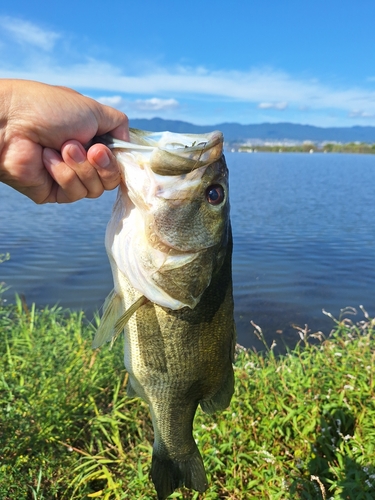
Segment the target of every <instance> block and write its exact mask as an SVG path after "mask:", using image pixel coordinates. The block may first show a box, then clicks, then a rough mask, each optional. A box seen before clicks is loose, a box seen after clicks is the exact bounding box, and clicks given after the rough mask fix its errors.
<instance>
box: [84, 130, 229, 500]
mask: <svg viewBox="0 0 375 500" xmlns="http://www.w3.org/2000/svg"><path fill="white" fill-rule="evenodd" d="M100 142H102V143H104V144H106V145H107V146H108V147H109V148H111V149H112V151H113V153H114V155H115V156H116V159H117V161H118V164H119V166H120V170H121V178H122V182H121V183H120V186H119V188H118V194H117V199H116V201H115V204H114V207H113V212H112V216H111V219H110V221H109V223H108V226H107V230H106V237H105V246H106V250H107V253H108V257H109V261H110V264H111V269H112V274H113V280H114V288H113V290H112V292H111V293H110V294H109V296H108V297H107V299H106V301H105V303H104V306H103V315H102V318H101V322H100V325H99V327H98V329H97V332H96V335H95V337H94V340H93V348H98V347H100V346H101V345H103V344H104V343H105V342H110V343H111V346H112V345H113V342H114V341H115V340H116V338H117V337H118V336H119V335H121V334H122V333H124V339H125V340H124V363H125V367H126V370H127V372H128V384H127V395H128V396H130V397H135V396H138V397H140V398H142V399H143V400H144V401H145V402H146V403H147V404H148V406H149V409H150V413H151V419H152V424H153V429H154V443H153V453H152V463H151V479H152V481H153V483H154V486H155V489H156V493H157V498H158V500H164V499H166V498H167V497H168V496H169V495H171V494H172V493H173V491H174V490H176V489H177V488H180V487H182V486H185V487H186V488H189V489H193V490H196V491H198V492H204V491H205V490H206V489H207V488H208V482H207V476H206V472H205V468H204V464H203V460H202V456H201V454H200V452H199V449H198V446H197V443H196V442H195V440H194V438H193V434H192V430H193V421H194V416H195V413H196V410H197V407H198V405H200V407H201V409H202V410H203V411H204V412H205V413H208V414H212V413H214V412H216V411H221V410H224V409H225V408H227V407H228V405H229V403H230V400H231V397H232V394H233V391H234V373H233V362H234V351H235V343H236V330H235V323H234V315H233V291H232V270H231V258H232V245H233V244H232V233H231V224H230V206H229V184H228V168H227V165H226V161H225V157H224V155H223V135H222V133H221V132H218V131H215V132H211V133H208V134H177V133H171V132H160V133H153V132H147V131H141V130H137V129H130V141H129V142H124V141H120V140H117V139H113V138H111V137H110V136H102V137H101V138H100Z"/></svg>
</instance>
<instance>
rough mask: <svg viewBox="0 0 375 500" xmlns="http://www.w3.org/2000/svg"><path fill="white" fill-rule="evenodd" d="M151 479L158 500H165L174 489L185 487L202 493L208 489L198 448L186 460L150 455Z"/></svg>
mask: <svg viewBox="0 0 375 500" xmlns="http://www.w3.org/2000/svg"><path fill="white" fill-rule="evenodd" d="M151 478H152V481H153V483H154V485H155V489H156V492H157V496H158V500H165V499H166V498H167V497H168V496H169V495H171V494H172V493H173V492H174V490H175V489H176V488H180V487H181V486H186V488H190V489H192V490H196V491H199V492H200V493H203V492H204V491H206V489H207V487H208V483H207V477H206V472H205V470H204V465H203V460H202V457H201V454H200V453H199V450H198V448H196V450H195V451H194V453H193V454H192V455H190V456H189V457H188V458H187V459H186V460H173V459H171V458H164V457H159V456H158V455H157V454H156V453H155V451H154V453H153V455H152V466H151Z"/></svg>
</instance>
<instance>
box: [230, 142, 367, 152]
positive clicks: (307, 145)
mask: <svg viewBox="0 0 375 500" xmlns="http://www.w3.org/2000/svg"><path fill="white" fill-rule="evenodd" d="M238 151H240V152H244V153H252V152H254V151H263V152H265V151H267V152H271V153H365V154H375V144H367V143H365V142H349V143H347V144H341V143H336V142H334V143H323V144H319V145H318V144H316V143H312V142H304V143H303V144H295V145H293V146H292V145H283V144H263V145H257V146H249V145H244V146H239V147H238Z"/></svg>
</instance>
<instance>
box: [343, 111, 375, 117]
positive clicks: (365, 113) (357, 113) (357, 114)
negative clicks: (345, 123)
mask: <svg viewBox="0 0 375 500" xmlns="http://www.w3.org/2000/svg"><path fill="white" fill-rule="evenodd" d="M348 116H349V118H375V113H369V112H368V111H360V110H353V111H351V112H350V113H349V114H348Z"/></svg>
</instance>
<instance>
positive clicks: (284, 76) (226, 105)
mask: <svg viewBox="0 0 375 500" xmlns="http://www.w3.org/2000/svg"><path fill="white" fill-rule="evenodd" d="M5 32H6V33H7V37H6V36H5V35H4V33H5ZM59 36H60V35H59V34H58V33H56V32H54V31H48V30H45V29H42V28H40V27H39V26H37V25H35V24H32V23H29V22H28V21H24V20H20V19H14V18H9V17H0V44H2V45H3V47H2V52H3V54H4V57H3V58H0V76H1V77H3V78H23V79H31V80H39V81H43V82H46V83H51V84H56V85H65V86H68V87H73V88H75V89H77V90H80V91H81V92H84V93H86V94H90V95H96V96H98V95H99V96H100V95H102V96H106V95H107V97H101V98H99V99H98V100H100V101H101V102H103V103H105V104H108V105H111V106H114V107H117V108H119V109H122V110H124V111H128V112H130V110H132V111H134V112H137V114H138V113H139V114H142V115H143V116H146V115H147V113H148V114H149V116H151V115H155V113H158V114H159V113H168V112H170V113H174V116H176V117H177V115H178V113H179V114H180V115H182V114H184V113H185V115H186V112H187V111H186V110H187V109H188V106H187V105H186V103H187V102H188V101H189V106H190V109H192V108H193V107H194V110H195V111H194V112H195V113H196V114H199V116H201V119H203V113H206V115H207V114H208V111H207V109H208V106H209V104H208V103H213V104H212V106H211V108H210V109H211V111H212V110H214V109H215V107H216V108H218V107H222V108H223V109H225V110H226V111H225V112H228V110H230V111H229V112H230V113H231V115H230V116H231V117H233V116H234V117H235V118H237V117H238V113H242V115H241V116H243V117H244V118H243V119H248V118H247V117H249V116H254V113H257V115H256V116H258V119H262V120H269V119H272V117H275V116H276V115H275V113H277V112H281V111H283V113H284V118H283V119H287V120H290V119H291V117H294V120H300V119H301V118H300V117H302V116H303V115H304V112H305V111H306V110H307V109H308V110H309V121H310V122H311V120H313V119H314V116H315V117H317V118H316V119H321V117H322V116H325V117H329V116H331V117H335V116H336V117H337V116H341V118H340V119H344V120H345V119H346V120H350V121H353V119H355V118H358V119H361V120H366V119H367V120H368V122H369V121H370V120H374V118H375V90H373V89H372V87H371V83H369V82H367V83H366V85H367V86H366V85H357V86H350V85H346V86H345V85H342V84H340V85H339V84H334V83H332V82H323V81H319V80H317V79H313V78H302V77H300V76H296V75H293V74H290V73H287V72H285V71H281V70H276V69H273V68H252V69H249V70H247V71H238V70H226V71H224V70H211V69H208V68H205V67H203V66H197V67H188V66H181V65H176V66H173V67H172V66H168V67H163V66H157V65H156V64H155V62H150V64H149V65H146V64H143V65H142V70H138V71H134V70H133V71H129V69H125V68H122V67H121V66H119V65H117V64H115V63H112V62H109V61H103V60H98V59H96V58H93V57H91V54H89V53H83V54H82V55H80V54H79V55H78V56H77V57H80V59H78V60H79V64H77V57H76V52H75V57H74V61H75V62H74V63H73V62H72V61H73V59H72V57H71V52H72V51H71V52H70V53H68V52H67V51H69V50H70V49H69V43H68V42H67V41H66V39H64V46H60V45H62V44H59V47H58V50H57V47H56V42H57V41H58V39H59ZM9 38H11V39H12V43H9ZM14 42H17V44H19V45H17V46H18V47H19V50H22V54H23V57H22V58H18V57H11V54H12V50H13V46H14ZM30 48H32V50H30ZM28 50H30V53H32V55H31V56H30V57H28ZM88 50H89V49H88ZM35 52H37V54H35ZM9 54H10V55H9ZM5 55H6V57H5ZM14 60H17V68H15V66H14ZM22 61H24V62H22ZM128 68H129V66H128ZM145 68H146V69H145ZM111 94H113V95H112V96H111ZM198 103H199V105H198ZM202 103H203V104H202ZM244 104H246V105H247V106H246V109H248V111H247V112H246V113H245V112H244V111H243V110H244V109H245V106H244ZM236 106H238V108H236ZM235 108H236V109H237V112H236V113H237V114H235V113H234V112H233V109H235ZM240 108H241V109H240ZM177 112H178V113H177ZM223 113H224V112H223ZM185 115H184V116H185ZM221 117H222V118H224V119H225V116H224V114H222V115H221ZM185 118H186V116H185ZM327 119H331V120H336V118H327Z"/></svg>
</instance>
